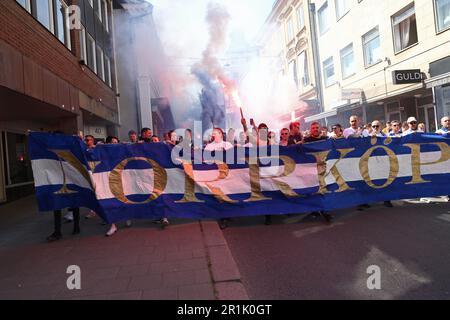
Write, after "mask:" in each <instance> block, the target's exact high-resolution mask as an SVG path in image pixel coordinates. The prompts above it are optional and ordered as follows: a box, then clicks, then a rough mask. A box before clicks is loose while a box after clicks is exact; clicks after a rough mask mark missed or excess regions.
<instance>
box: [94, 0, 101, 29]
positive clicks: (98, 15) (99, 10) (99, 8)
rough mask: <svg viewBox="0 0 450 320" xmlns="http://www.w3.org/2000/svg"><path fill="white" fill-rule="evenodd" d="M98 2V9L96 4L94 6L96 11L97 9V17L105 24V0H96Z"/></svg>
mask: <svg viewBox="0 0 450 320" xmlns="http://www.w3.org/2000/svg"><path fill="white" fill-rule="evenodd" d="M94 1H96V2H97V10H95V6H94V11H95V15H96V16H97V18H98V19H99V20H100V22H101V23H102V24H103V14H102V11H103V8H102V4H103V1H102V0H94Z"/></svg>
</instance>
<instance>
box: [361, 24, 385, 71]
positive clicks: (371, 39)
mask: <svg viewBox="0 0 450 320" xmlns="http://www.w3.org/2000/svg"><path fill="white" fill-rule="evenodd" d="M362 42H363V51H364V65H365V66H366V67H370V66H371V65H374V64H376V63H378V62H380V61H381V48H380V34H379V32H378V27H376V28H374V29H372V30H370V31H369V32H367V33H366V34H365V35H363V37H362Z"/></svg>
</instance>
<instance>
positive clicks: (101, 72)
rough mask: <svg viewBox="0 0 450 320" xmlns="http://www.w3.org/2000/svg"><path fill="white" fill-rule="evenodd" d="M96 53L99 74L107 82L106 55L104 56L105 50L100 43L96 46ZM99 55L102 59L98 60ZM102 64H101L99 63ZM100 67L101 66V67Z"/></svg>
mask: <svg viewBox="0 0 450 320" xmlns="http://www.w3.org/2000/svg"><path fill="white" fill-rule="evenodd" d="M95 50H96V51H95V54H96V55H97V56H96V62H97V72H96V74H97V76H98V77H99V78H100V79H102V80H103V82H106V81H105V79H106V77H105V57H104V52H103V48H102V47H100V46H99V45H96V48H95ZM98 57H100V61H98ZM99 64H100V65H99ZM99 67H100V68H99Z"/></svg>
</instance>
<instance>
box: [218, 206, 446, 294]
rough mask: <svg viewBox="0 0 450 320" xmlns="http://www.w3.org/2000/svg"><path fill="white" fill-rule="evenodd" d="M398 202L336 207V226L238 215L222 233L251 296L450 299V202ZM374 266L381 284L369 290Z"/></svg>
mask: <svg viewBox="0 0 450 320" xmlns="http://www.w3.org/2000/svg"><path fill="white" fill-rule="evenodd" d="M394 205H395V207H394V208H385V207H384V206H382V205H381V204H378V205H373V206H372V208H370V209H366V210H364V211H362V212H361V211H357V210H355V209H350V210H341V211H337V212H335V213H334V214H335V217H336V218H335V221H334V223H332V224H330V225H327V224H325V223H324V222H323V221H322V220H321V219H320V218H317V219H314V218H311V217H308V218H304V216H290V217H287V216H276V217H274V218H273V224H272V225H271V226H265V225H264V218H263V217H250V218H236V219H233V221H231V223H230V226H229V228H227V229H226V230H224V235H225V238H226V240H227V242H228V244H229V247H230V250H231V252H232V254H233V256H234V258H235V260H236V263H237V265H238V267H239V270H240V272H241V276H242V282H243V284H244V286H245V288H246V290H247V293H248V295H249V297H250V299H257V300H259V299H287V300H291V299H450V203H430V204H411V203H405V202H400V201H399V202H394ZM302 218H304V219H303V220H302ZM370 266H377V267H379V271H380V285H381V289H372V290H370V289H368V286H367V282H368V278H369V277H371V276H372V278H371V281H369V282H370V283H372V284H373V283H376V282H374V281H373V277H374V275H375V273H373V272H374V271H373V269H372V270H369V271H370V274H369V273H368V268H369V267H370Z"/></svg>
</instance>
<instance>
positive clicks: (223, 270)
mask: <svg viewBox="0 0 450 320" xmlns="http://www.w3.org/2000/svg"><path fill="white" fill-rule="evenodd" d="M200 227H201V229H202V232H203V237H204V240H205V246H206V252H207V255H208V259H209V263H210V272H211V276H212V279H213V285H214V290H215V292H216V296H217V299H219V300H249V297H248V294H247V291H246V290H245V288H244V286H243V284H242V282H241V274H240V272H239V269H238V267H237V264H236V261H235V260H234V258H233V255H232V254H231V251H230V249H229V248H228V244H227V242H226V240H225V237H224V236H223V232H222V230H220V228H219V225H218V224H217V222H216V221H200Z"/></svg>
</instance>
